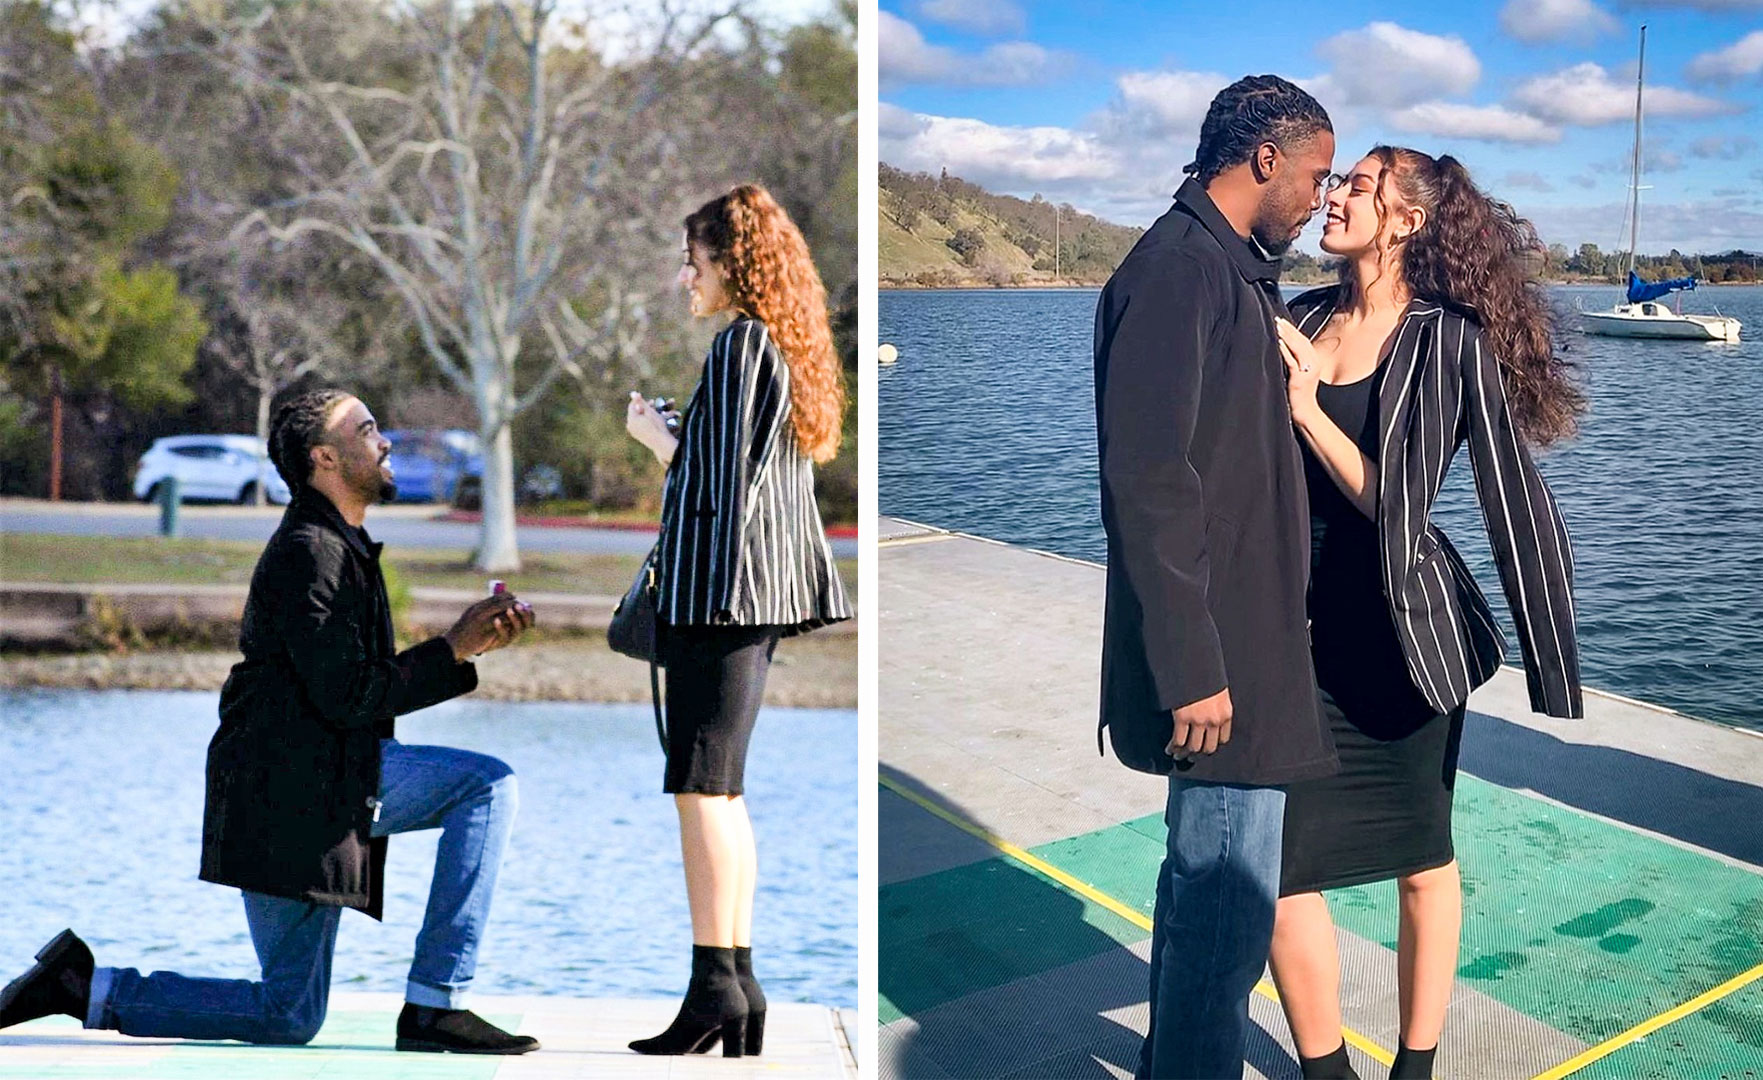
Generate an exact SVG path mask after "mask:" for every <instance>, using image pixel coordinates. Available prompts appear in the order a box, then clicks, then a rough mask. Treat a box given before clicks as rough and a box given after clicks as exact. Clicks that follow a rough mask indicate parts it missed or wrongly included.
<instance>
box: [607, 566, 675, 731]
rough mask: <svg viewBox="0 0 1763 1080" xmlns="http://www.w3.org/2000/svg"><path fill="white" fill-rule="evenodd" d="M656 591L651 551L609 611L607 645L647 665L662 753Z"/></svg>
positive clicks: (658, 625)
mask: <svg viewBox="0 0 1763 1080" xmlns="http://www.w3.org/2000/svg"><path fill="white" fill-rule="evenodd" d="M658 591H659V590H658V587H657V585H656V570H655V551H654V550H651V551H650V552H649V556H648V558H646V559H644V560H643V565H642V568H641V569H639V570H638V571H637V577H636V580H635V581H632V582H631V587H630V588H629V589H627V590H625V594H624V599H622V600H620V601H619V602H618V606H617V607H616V608H613V609H612V621H611V622H609V623H607V624H606V644H608V645H610V646H612V649H613V651H614V652H619V653H623V654H624V655H625V656H629V657H631V658H633V659H636V660H647V661H648V662H649V702H650V704H651V705H653V706H654V708H655V735H656V737H657V738H659V739H660V740H661V752H662V753H664V754H665V753H667V721H666V720H665V719H664V718H663V717H662V715H661V648H660V636H659V634H660V621H659V620H658V619H657V618H656V615H655V610H656V594H657V592H658Z"/></svg>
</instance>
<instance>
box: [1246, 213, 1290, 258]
mask: <svg viewBox="0 0 1763 1080" xmlns="http://www.w3.org/2000/svg"><path fill="white" fill-rule="evenodd" d="M1291 229H1292V227H1291V223H1290V222H1289V221H1286V220H1284V219H1283V218H1281V219H1280V220H1278V221H1275V220H1272V217H1271V215H1269V216H1266V217H1259V218H1256V219H1255V222H1254V224H1252V225H1250V226H1249V235H1250V236H1252V237H1254V238H1255V242H1256V243H1257V244H1260V245H1261V250H1262V251H1265V252H1267V254H1269V255H1271V256H1273V257H1274V258H1276V259H1277V258H1279V257H1280V256H1281V255H1284V254H1285V253H1286V249H1287V248H1289V247H1291V246H1292V243H1293V242H1294V241H1295V240H1296V239H1297V237H1295V236H1293V235H1292V231H1291Z"/></svg>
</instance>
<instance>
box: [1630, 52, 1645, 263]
mask: <svg viewBox="0 0 1763 1080" xmlns="http://www.w3.org/2000/svg"><path fill="white" fill-rule="evenodd" d="M1646 73H1647V25H1646V24H1645V23H1642V24H1641V56H1640V62H1639V63H1637V64H1636V65H1635V70H1634V164H1633V166H1632V167H1631V168H1630V170H1629V187H1630V188H1632V189H1633V193H1632V195H1631V198H1632V199H1633V200H1634V201H1633V203H1632V209H1631V210H1630V212H1629V225H1628V270H1629V273H1631V274H1632V273H1633V272H1634V251H1635V245H1636V244H1638V243H1639V242H1640V235H1641V86H1642V84H1644V83H1645V82H1646V78H1647V74H1646Z"/></svg>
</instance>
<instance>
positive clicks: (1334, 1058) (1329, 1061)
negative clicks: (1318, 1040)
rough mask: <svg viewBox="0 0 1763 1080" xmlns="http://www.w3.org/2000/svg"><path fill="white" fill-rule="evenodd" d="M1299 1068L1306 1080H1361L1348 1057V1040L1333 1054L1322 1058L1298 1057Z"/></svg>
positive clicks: (1343, 1041) (1342, 1042)
mask: <svg viewBox="0 0 1763 1080" xmlns="http://www.w3.org/2000/svg"><path fill="white" fill-rule="evenodd" d="M1298 1068H1300V1069H1302V1070H1303V1073H1304V1080H1359V1073H1358V1071H1357V1070H1355V1069H1354V1068H1353V1062H1352V1059H1350V1058H1348V1057H1347V1043H1346V1040H1344V1039H1343V1040H1342V1041H1341V1045H1340V1046H1339V1047H1337V1048H1336V1049H1335V1052H1334V1053H1332V1054H1324V1055H1323V1056H1322V1057H1315V1058H1307V1057H1304V1056H1303V1055H1299V1057H1298Z"/></svg>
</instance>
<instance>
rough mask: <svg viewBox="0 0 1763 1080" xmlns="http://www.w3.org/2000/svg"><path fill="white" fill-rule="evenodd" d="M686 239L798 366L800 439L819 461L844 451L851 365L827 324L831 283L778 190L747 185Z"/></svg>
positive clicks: (793, 369) (724, 198)
mask: <svg viewBox="0 0 1763 1080" xmlns="http://www.w3.org/2000/svg"><path fill="white" fill-rule="evenodd" d="M686 239H687V240H688V241H689V242H690V243H692V244H695V245H698V246H700V247H702V248H703V250H704V253H705V255H706V257H708V258H709V259H710V261H711V262H713V263H715V264H716V266H717V268H718V269H720V270H721V271H722V274H723V288H724V290H725V291H726V292H727V293H728V299H729V303H730V304H731V305H732V306H733V307H734V308H735V309H736V310H738V311H741V312H743V313H745V314H747V315H751V316H752V317H753V318H756V319H758V320H759V321H761V322H763V323H764V324H765V326H766V329H767V330H768V331H769V332H770V334H771V338H772V340H773V341H775V342H777V347H778V351H779V352H780V353H782V354H783V358H784V362H785V363H786V364H788V365H789V369H790V398H791V403H792V404H791V411H792V413H793V417H794V425H795V430H796V445H797V446H799V447H800V448H801V450H802V453H804V454H806V455H808V457H809V458H811V459H812V460H814V461H816V462H819V463H822V464H824V463H826V462H828V461H831V460H832V459H833V458H834V457H835V456H837V455H838V452H839V439H840V434H841V428H842V425H843V421H844V415H845V381H844V371H843V369H842V368H841V367H840V366H839V358H838V354H837V353H835V352H834V351H833V339H832V330H831V329H830V328H829V326H828V324H827V310H826V287H825V286H824V285H822V284H821V281H820V272H819V271H817V270H816V269H815V268H814V259H813V258H812V257H811V256H810V255H809V254H808V242H807V241H805V240H803V239H802V232H801V230H799V229H797V228H796V223H795V222H793V221H791V220H790V215H789V214H788V213H786V212H785V211H784V208H783V207H782V206H779V205H778V203H777V200H776V199H773V198H772V197H771V193H770V192H768V191H766V190H765V189H764V188H762V187H760V186H759V185H757V184H742V185H741V186H740V187H737V188H735V189H734V190H733V191H730V192H728V193H727V194H726V195H720V196H718V197H717V198H714V199H711V200H710V201H709V202H707V203H705V204H704V205H703V206H701V207H699V208H698V209H697V210H696V211H694V212H693V213H692V215H691V216H690V217H688V218H686Z"/></svg>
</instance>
